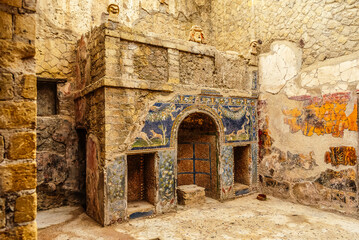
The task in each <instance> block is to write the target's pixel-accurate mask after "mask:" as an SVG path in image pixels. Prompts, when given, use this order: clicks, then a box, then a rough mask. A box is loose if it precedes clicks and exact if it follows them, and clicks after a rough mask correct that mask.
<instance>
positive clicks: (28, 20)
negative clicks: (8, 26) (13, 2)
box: [14, 14, 36, 40]
mask: <svg viewBox="0 0 359 240" xmlns="http://www.w3.org/2000/svg"><path fill="white" fill-rule="evenodd" d="M33 23H35V16H34V14H19V15H16V19H15V32H14V33H15V34H16V35H18V36H20V37H22V38H26V39H30V40H35V36H36V32H35V30H36V24H33Z"/></svg>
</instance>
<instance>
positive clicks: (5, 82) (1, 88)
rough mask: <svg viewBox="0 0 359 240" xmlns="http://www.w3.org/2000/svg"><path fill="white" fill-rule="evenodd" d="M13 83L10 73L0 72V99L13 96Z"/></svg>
mask: <svg viewBox="0 0 359 240" xmlns="http://www.w3.org/2000/svg"><path fill="white" fill-rule="evenodd" d="M0 26H1V21H0ZM0 32H1V31H0ZM13 83H14V81H13V77H12V74H11V73H0V100H10V99H12V98H13V97H14V86H13Z"/></svg>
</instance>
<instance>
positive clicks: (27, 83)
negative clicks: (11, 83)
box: [21, 75, 37, 100]
mask: <svg viewBox="0 0 359 240" xmlns="http://www.w3.org/2000/svg"><path fill="white" fill-rule="evenodd" d="M22 80H23V85H22V86H23V87H22V92H21V96H23V97H24V98H28V99H33V100H35V99H36V96H37V92H36V76H35V75H25V76H23V79H22Z"/></svg>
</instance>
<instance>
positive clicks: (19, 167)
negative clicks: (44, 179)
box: [0, 162, 36, 194]
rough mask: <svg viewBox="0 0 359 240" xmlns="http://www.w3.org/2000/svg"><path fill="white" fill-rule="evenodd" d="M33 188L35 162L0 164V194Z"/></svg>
mask: <svg viewBox="0 0 359 240" xmlns="http://www.w3.org/2000/svg"><path fill="white" fill-rule="evenodd" d="M35 188H36V163H35V162H32V163H19V164H7V165H0V194H2V193H4V192H17V191H21V190H30V189H35Z"/></svg>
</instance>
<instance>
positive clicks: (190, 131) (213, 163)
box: [177, 112, 218, 198]
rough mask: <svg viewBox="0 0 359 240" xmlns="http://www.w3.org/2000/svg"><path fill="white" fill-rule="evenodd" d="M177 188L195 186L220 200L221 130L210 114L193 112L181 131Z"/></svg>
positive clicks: (178, 150) (180, 127) (180, 128)
mask: <svg viewBox="0 0 359 240" xmlns="http://www.w3.org/2000/svg"><path fill="white" fill-rule="evenodd" d="M177 136H178V138H177V145H178V147H177V183H178V184H177V185H178V186H181V185H190V184H195V185H197V186H200V187H204V188H205V189H206V196H208V197H212V198H218V128H217V125H216V122H215V121H214V120H213V118H212V117H210V116H209V115H208V114H205V113H203V112H194V113H191V114H189V115H188V116H186V117H185V118H184V119H183V120H182V122H181V124H180V125H179V128H178V135H177Z"/></svg>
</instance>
